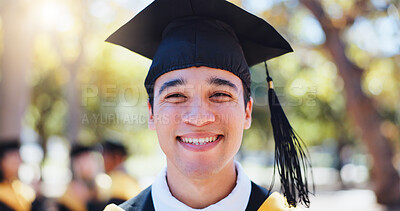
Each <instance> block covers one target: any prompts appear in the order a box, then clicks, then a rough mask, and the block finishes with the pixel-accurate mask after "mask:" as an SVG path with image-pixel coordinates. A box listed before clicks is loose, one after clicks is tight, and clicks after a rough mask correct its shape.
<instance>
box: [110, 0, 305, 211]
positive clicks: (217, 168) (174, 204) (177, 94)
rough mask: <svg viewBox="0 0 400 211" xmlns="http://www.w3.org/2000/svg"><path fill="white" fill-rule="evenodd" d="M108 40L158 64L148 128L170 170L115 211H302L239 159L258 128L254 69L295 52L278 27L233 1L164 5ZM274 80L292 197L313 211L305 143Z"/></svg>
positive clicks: (282, 169) (276, 123) (283, 164)
mask: <svg viewBox="0 0 400 211" xmlns="http://www.w3.org/2000/svg"><path fill="white" fill-rule="evenodd" d="M107 41H109V42H112V43H115V44H118V45H122V46H124V47H126V48H128V49H130V50H132V51H134V52H136V53H139V54H141V55H143V56H146V57H148V58H150V59H153V63H152V65H151V67H150V70H149V73H148V75H147V77H146V80H145V86H146V89H147V92H148V94H149V103H148V110H149V123H148V124H149V128H150V129H152V130H155V131H156V133H157V136H158V140H159V143H160V146H161V148H162V150H163V152H164V153H165V155H166V157H167V167H166V169H165V170H164V171H163V172H161V174H160V175H159V176H158V177H157V179H156V181H155V182H154V183H153V185H151V186H150V187H149V188H147V189H146V190H144V191H143V192H142V193H140V194H139V195H138V196H137V197H135V198H133V199H131V200H128V201H127V202H125V203H123V204H122V205H120V207H116V206H115V205H109V206H108V207H107V208H106V210H156V211H163V210H197V209H201V210H204V211H206V210H207V211H208V210H294V209H295V208H290V207H289V206H288V205H287V204H286V202H285V200H284V198H283V197H282V196H280V195H279V194H277V193H274V194H271V195H270V194H269V192H268V191H267V190H265V189H264V188H262V187H260V186H258V185H256V184H254V183H253V182H251V181H250V179H249V178H248V177H247V176H246V174H245V173H244V171H243V169H242V167H241V166H240V164H239V163H237V162H235V161H234V156H235V154H236V153H237V152H238V150H239V147H240V144H241V141H242V137H243V130H245V129H248V128H249V127H250V124H251V113H252V105H253V100H252V98H251V97H250V73H249V66H252V65H254V64H257V63H260V62H262V61H265V60H268V59H271V58H274V57H277V56H279V55H282V54H285V53H287V52H290V51H292V49H291V47H290V45H289V44H288V43H287V42H286V40H284V38H282V36H281V35H280V34H279V33H278V32H276V30H275V29H274V28H273V27H272V26H270V25H269V24H268V23H266V22H265V21H264V20H262V19H260V18H258V17H256V16H254V15H252V14H249V13H247V12H246V11H244V10H242V9H240V8H239V7H236V6H235V5H233V4H231V3H228V2H226V1H223V0H157V1H154V2H153V3H152V4H150V5H149V6H148V7H147V8H145V9H144V10H143V11H142V12H140V13H139V14H138V15H137V16H135V17H134V18H133V19H132V20H131V21H129V22H128V23H127V24H125V25H124V26H123V27H121V28H120V29H119V30H118V31H117V32H115V33H114V34H113V35H111V36H110V37H109V38H108V40H107ZM268 82H269V83H270V85H269V87H270V89H271V90H270V93H269V94H270V101H271V99H272V100H275V101H274V104H271V102H270V109H271V119H272V125H273V128H274V137H275V141H276V144H277V145H276V155H277V158H276V163H277V165H278V172H279V173H280V175H281V182H282V186H283V189H284V195H285V196H286V197H287V198H288V201H289V203H290V205H292V206H295V205H296V202H297V201H298V200H297V197H298V198H300V200H301V201H303V202H305V204H306V205H308V202H309V201H308V188H307V182H306V181H305V182H304V180H303V177H304V175H303V174H302V170H301V168H300V166H302V165H303V166H304V163H305V164H307V160H306V161H305V162H304V160H303V159H302V158H303V156H304V153H303V151H302V150H301V148H300V147H298V146H299V145H300V144H301V141H299V139H298V137H296V136H295V133H294V132H293V130H292V128H291V126H290V124H289V123H288V122H287V119H286V117H285V116H284V113H283V110H282V108H281V107H280V106H276V105H275V104H277V99H276V95H275V93H274V92H273V89H272V88H273V87H272V81H271V79H270V77H269V75H268ZM278 105H279V104H278ZM305 159H306V158H305Z"/></svg>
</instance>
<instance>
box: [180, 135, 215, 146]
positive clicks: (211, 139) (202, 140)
mask: <svg viewBox="0 0 400 211" xmlns="http://www.w3.org/2000/svg"><path fill="white" fill-rule="evenodd" d="M217 138H218V137H216V136H214V137H206V138H182V139H181V140H182V141H183V142H185V143H189V144H194V145H203V144H207V143H211V142H214V141H215V140H217Z"/></svg>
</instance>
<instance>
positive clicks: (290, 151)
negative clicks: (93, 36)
mask: <svg viewBox="0 0 400 211" xmlns="http://www.w3.org/2000/svg"><path fill="white" fill-rule="evenodd" d="M106 41H108V42H111V43H114V44H117V45H121V46H123V47H125V48H128V49H130V50H131V51H134V52H136V53H138V54H140V55H143V56H145V57H147V58H149V59H152V60H153V62H152V65H151V67H150V70H149V73H148V75H147V77H146V80H145V86H146V90H147V93H148V94H149V100H150V103H152V99H153V97H152V96H153V86H154V82H155V80H156V79H157V78H158V77H159V76H161V75H162V74H164V73H166V72H169V71H173V70H178V69H184V68H188V67H193V66H207V67H211V68H217V69H223V70H227V71H230V72H232V73H233V74H235V75H236V76H238V77H239V78H240V79H241V80H242V81H243V85H244V86H245V87H244V89H245V90H246V89H247V90H250V82H251V81H250V71H249V67H250V66H253V65H255V64H258V63H260V62H263V61H264V62H265V61H266V60H269V59H272V58H274V57H277V56H280V55H283V54H285V53H288V52H292V51H293V50H292V48H291V47H290V45H289V43H288V42H287V41H286V40H285V39H284V38H283V37H282V36H281V35H280V34H279V33H278V32H277V31H276V30H275V29H274V28H273V27H272V26H271V25H270V24H268V23H267V22H266V21H264V20H263V19H261V18H259V17H257V16H255V15H253V14H250V13H248V12H246V11H245V10H243V9H241V8H240V7H237V6H235V5H234V4H232V3H229V2H227V1H225V0H156V1H154V2H152V3H151V4H150V5H149V6H147V7H146V8H145V9H143V10H142V11H141V12H140V13H139V14H137V15H136V16H135V17H134V18H133V19H131V20H130V21H129V22H128V23H126V24H125V25H124V26H122V27H121V28H119V29H118V30H117V31H116V32H114V33H113V34H112V35H111V36H110V37H109V38H108V39H107V40H106ZM266 70H267V68H266ZM267 75H268V77H267V81H268V84H269V104H270V110H271V123H272V127H273V132H274V139H275V143H276V144H275V164H276V165H275V166H276V167H277V169H278V172H279V174H280V177H281V183H282V190H283V193H284V195H285V196H286V197H287V199H288V202H289V204H290V205H293V206H296V203H297V201H298V200H297V199H298V198H299V199H300V201H301V202H304V204H305V205H306V206H308V204H309V199H308V193H309V191H308V184H307V179H304V178H305V177H306V176H307V175H306V174H307V172H305V171H304V168H303V169H302V167H305V168H306V167H308V166H309V161H308V159H307V157H306V156H305V153H304V152H303V149H302V147H301V146H302V145H303V143H302V141H301V139H300V138H298V137H297V136H296V133H295V132H294V130H293V129H292V127H291V126H290V124H289V122H288V120H287V118H286V116H285V114H284V112H283V110H282V107H281V106H280V104H279V101H278V99H277V97H276V94H275V92H274V89H273V84H272V79H271V77H270V76H269V73H268V70H267Z"/></svg>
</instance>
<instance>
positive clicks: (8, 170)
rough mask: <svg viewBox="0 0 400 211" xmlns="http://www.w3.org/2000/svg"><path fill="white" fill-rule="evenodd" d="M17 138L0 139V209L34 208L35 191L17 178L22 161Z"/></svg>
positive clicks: (24, 210)
mask: <svg viewBox="0 0 400 211" xmlns="http://www.w3.org/2000/svg"><path fill="white" fill-rule="evenodd" d="M19 147H20V143H19V140H18V139H10V140H0V210H1V211H12V210H18V211H29V210H34V207H33V206H32V203H33V202H34V201H35V196H36V195H35V191H34V190H33V189H32V188H31V187H30V186H28V185H25V184H23V183H22V182H21V181H19V180H18V169H19V166H20V165H21V163H22V160H21V157H20V154H19Z"/></svg>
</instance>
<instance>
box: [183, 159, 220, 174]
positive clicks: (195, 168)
mask: <svg viewBox="0 0 400 211" xmlns="http://www.w3.org/2000/svg"><path fill="white" fill-rule="evenodd" d="M226 163H227V162H223V161H219V162H217V161H215V160H214V161H210V159H201V160H198V161H192V162H185V163H184V164H183V165H182V163H181V165H180V166H179V167H178V168H179V169H180V172H181V173H182V174H184V175H185V176H187V177H190V178H193V179H205V178H209V177H212V176H215V175H217V174H218V173H219V172H220V171H221V170H222V169H223V168H224V167H225V165H224V164H226Z"/></svg>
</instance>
